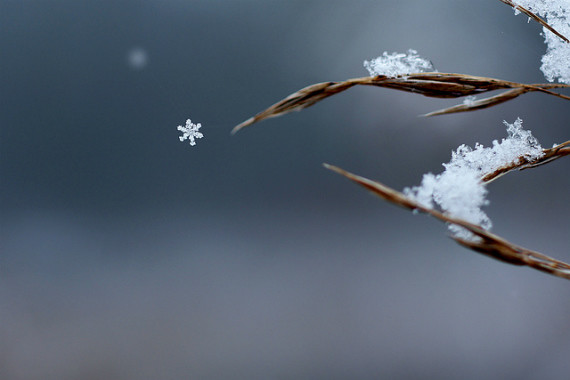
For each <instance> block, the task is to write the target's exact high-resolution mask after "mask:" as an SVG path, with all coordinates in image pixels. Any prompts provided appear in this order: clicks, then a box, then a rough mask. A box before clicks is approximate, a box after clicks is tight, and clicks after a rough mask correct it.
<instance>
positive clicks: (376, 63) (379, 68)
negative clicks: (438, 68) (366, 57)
mask: <svg viewBox="0 0 570 380" xmlns="http://www.w3.org/2000/svg"><path fill="white" fill-rule="evenodd" d="M364 67H365V68H366V70H368V72H369V73H370V76H376V75H386V76H388V77H396V76H398V75H405V74H412V73H423V72H429V71H435V69H434V67H433V65H432V63H431V62H430V61H428V60H427V59H424V58H422V57H420V56H419V55H418V52H417V51H415V50H412V49H410V50H408V53H407V54H403V53H392V54H388V52H386V51H385V52H384V53H382V55H381V56H380V57H378V58H374V59H372V60H370V61H364Z"/></svg>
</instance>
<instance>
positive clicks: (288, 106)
mask: <svg viewBox="0 0 570 380" xmlns="http://www.w3.org/2000/svg"><path fill="white" fill-rule="evenodd" d="M357 85H359V86H374V87H385V88H391V89H394V90H400V91H406V92H412V93H416V94H421V95H424V96H428V97H432V98H460V97H463V96H469V95H476V94H481V93H485V92H489V91H494V90H508V91H506V92H504V93H502V94H499V95H497V96H493V97H491V98H487V99H482V100H479V101H476V102H474V105H473V106H465V105H460V106H455V107H451V108H448V109H446V110H441V111H436V112H435V113H431V114H428V115H434V114H437V115H441V114H447V113H452V112H465V111H473V110H476V109H482V108H486V107H491V106H494V105H497V104H500V103H503V102H505V101H508V100H511V99H514V98H516V97H517V96H519V95H521V94H524V93H526V92H533V91H539V92H544V93H547V94H549V95H553V96H558V97H560V98H563V99H567V100H570V97H568V96H565V95H561V94H558V93H555V92H552V91H550V89H553V88H570V85H567V84H560V83H545V84H523V83H516V82H508V81H504V80H501V79H494V78H486V77H478V76H473V75H466V74H451V73H416V74H409V75H405V76H398V77H387V76H382V75H380V76H375V77H362V78H354V79H349V80H346V81H344V82H323V83H317V84H313V85H310V86H307V87H305V88H303V89H301V90H299V91H297V92H295V93H293V94H291V95H289V96H288V97H286V98H285V99H283V100H281V101H279V102H277V103H275V104H274V105H272V106H271V107H269V108H267V109H266V110H264V111H262V112H260V113H258V114H257V115H255V116H253V117H251V118H249V119H248V120H246V121H244V122H243V123H241V124H239V125H237V126H236V127H235V128H234V129H233V130H232V133H236V132H237V131H239V130H240V129H242V128H244V127H247V126H249V125H251V124H254V123H256V122H259V121H262V120H265V119H269V118H272V117H277V116H281V115H284V114H286V113H289V112H292V111H300V110H302V109H304V108H307V107H310V106H312V105H313V104H315V103H318V102H320V101H321V100H323V99H325V98H328V97H329V96H332V95H335V94H338V93H340V92H343V91H345V90H347V89H349V88H351V87H353V86H357Z"/></svg>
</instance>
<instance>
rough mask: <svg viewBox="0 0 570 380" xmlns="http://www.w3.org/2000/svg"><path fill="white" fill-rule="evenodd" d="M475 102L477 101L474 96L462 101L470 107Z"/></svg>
mask: <svg viewBox="0 0 570 380" xmlns="http://www.w3.org/2000/svg"><path fill="white" fill-rule="evenodd" d="M475 101H477V97H476V96H475V95H469V96H467V97H465V99H463V104H464V105H466V106H469V107H471V106H472V105H474V104H475Z"/></svg>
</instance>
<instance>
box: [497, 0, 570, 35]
mask: <svg viewBox="0 0 570 380" xmlns="http://www.w3.org/2000/svg"><path fill="white" fill-rule="evenodd" d="M499 1H500V2H502V3H505V4H507V5H509V6H511V7H513V8H514V9H517V10H519V11H521V12H522V13H524V14H525V15H527V16H528V17H530V18H531V19H533V20H534V21H536V22H538V23H539V24H540V25H542V26H544V27H545V28H546V29H548V30H550V31H551V32H552V33H554V34H556V35H557V36H558V37H560V38H561V39H562V40H564V41H565V42H570V40H568V38H566V37H564V36H563V35H562V34H561V33H559V32H558V31H557V30H556V29H554V28H553V27H552V26H550V25H548V23H547V22H546V21H544V20H543V19H541V18H540V17H538V16H537V15H535V14H534V13H532V12H531V11H529V10H528V9H526V8H524V7H522V6H520V5H518V4H515V3H513V2H512V1H511V0H499Z"/></svg>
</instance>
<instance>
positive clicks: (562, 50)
mask: <svg viewBox="0 0 570 380" xmlns="http://www.w3.org/2000/svg"><path fill="white" fill-rule="evenodd" d="M513 2H514V3H515V4H517V5H520V6H522V7H524V8H527V9H528V10H530V11H531V12H533V13H535V14H537V15H538V16H540V17H542V18H543V19H545V21H546V22H547V23H548V24H549V25H550V26H552V27H553V28H554V29H556V30H557V31H558V32H559V33H560V34H562V35H563V36H565V37H567V38H570V0H515V1H513ZM515 13H516V14H517V13H520V12H519V11H515ZM542 34H543V35H544V43H545V44H546V45H547V48H546V54H544V55H543V56H542V66H541V67H540V70H542V73H543V74H544V77H545V78H546V79H547V80H548V81H550V82H553V81H555V80H558V81H559V82H562V83H566V84H570V43H567V42H564V41H563V40H562V39H561V38H560V37H558V36H557V35H555V34H554V33H552V32H550V31H549V30H547V29H546V28H543V33H542Z"/></svg>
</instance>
